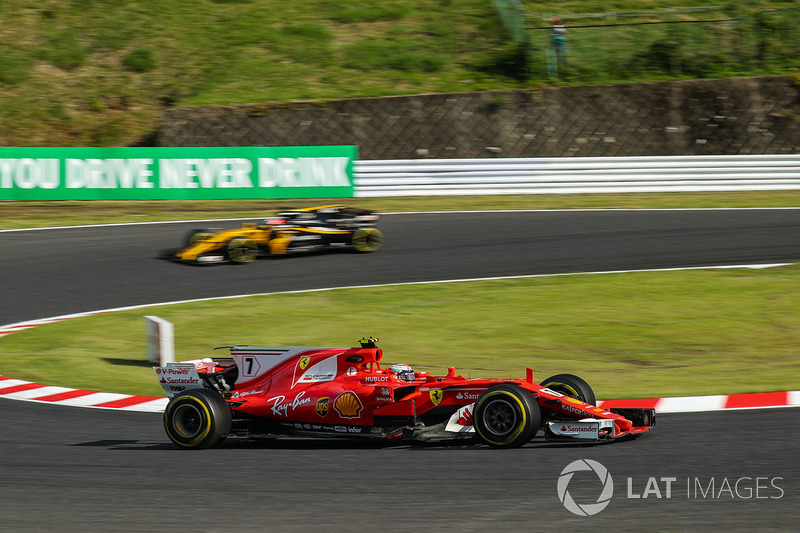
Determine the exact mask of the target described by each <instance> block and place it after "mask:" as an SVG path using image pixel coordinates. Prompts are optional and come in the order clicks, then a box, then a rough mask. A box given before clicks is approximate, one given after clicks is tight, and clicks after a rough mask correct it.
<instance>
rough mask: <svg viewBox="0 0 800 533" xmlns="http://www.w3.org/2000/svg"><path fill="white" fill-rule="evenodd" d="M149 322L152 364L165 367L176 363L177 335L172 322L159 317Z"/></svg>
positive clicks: (148, 336) (148, 339) (148, 348)
mask: <svg viewBox="0 0 800 533" xmlns="http://www.w3.org/2000/svg"><path fill="white" fill-rule="evenodd" d="M144 318H145V319H146V320H147V351H148V355H149V357H150V362H151V363H156V364H157V365H158V366H165V365H166V364H167V363H174V362H175V334H174V328H173V326H172V322H169V321H168V320H164V319H163V318H160V317H157V316H145V317H144Z"/></svg>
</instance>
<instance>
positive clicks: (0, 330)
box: [0, 263, 794, 337]
mask: <svg viewBox="0 0 800 533" xmlns="http://www.w3.org/2000/svg"><path fill="white" fill-rule="evenodd" d="M792 264H794V263H761V264H749V265H717V266H697V267H675V268H647V269H639V270H603V271H597V272H562V273H557V274H525V275H518V276H492V277H484V278H461V279H444V280H426V281H402V282H397V283H377V284H371V285H345V286H341V287H320V288H317V289H299V290H294V291H275V292H258V293H248V294H233V295H230V296H211V297H207V298H192V299H190V300H174V301H170V302H158V303H149V304H140V305H129V306H125V307H113V308H109V309H101V310H97V311H86V312H83V313H72V314H69V315H59V316H53V317H48V318H41V319H38V320H26V321H24V322H15V323H13V324H6V325H4V326H0V337H2V336H3V335H8V334H10V333H12V332H11V331H8V330H9V329H26V326H28V327H32V326H33V325H41V324H47V323H50V322H56V321H59V320H66V319H70V318H80V317H86V316H91V315H98V314H101V313H114V312H118V311H133V310H136V309H145V308H149V307H161V306H165V305H179V304H189V303H195V302H210V301H214V300H229V299H236V298H250V297H252V296H275V295H279V294H303V293H310V292H328V291H338V290H347V289H374V288H379V287H402V286H405V285H426V284H432V283H437V284H438V283H466V282H472V281H497V280H509V279H533V278H552V277H564V276H588V275H600V274H633V273H639V272H675V271H681V270H709V269H714V270H718V269H734V268H749V269H763V268H775V267H781V266H788V265H792Z"/></svg>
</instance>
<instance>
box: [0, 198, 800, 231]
mask: <svg viewBox="0 0 800 533" xmlns="http://www.w3.org/2000/svg"><path fill="white" fill-rule="evenodd" d="M337 202H341V203H346V204H352V205H357V206H359V207H364V208H369V209H374V210H376V211H379V212H384V213H386V212H401V211H434V210H445V211H456V210H484V209H641V208H712V207H716V208H720V207H798V206H800V191H763V192H731V193H671V194H668V193H662V194H574V195H571V194H568V195H508V196H449V197H408V198H402V197H401V198H357V199H354V198H341V199H331V198H323V199H316V200H314V199H302V200H263V201H254V200H216V201H199V200H184V201H142V202H113V201H97V202H0V229H11V228H35V227H47V226H64V225H79V224H109V223H121V222H148V221H158V220H196V219H213V218H244V217H255V218H258V217H263V216H264V215H265V214H270V213H272V212H274V211H275V210H277V209H279V208H280V207H285V206H307V205H314V204H320V203H337Z"/></svg>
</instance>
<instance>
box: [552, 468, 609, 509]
mask: <svg viewBox="0 0 800 533" xmlns="http://www.w3.org/2000/svg"><path fill="white" fill-rule="evenodd" d="M588 471H592V472H594V473H595V474H597V477H598V478H599V479H600V483H602V486H603V488H602V491H601V492H600V496H598V497H597V501H596V502H595V503H586V504H579V503H576V502H575V500H573V499H572V496H571V495H570V493H569V490H568V488H569V482H570V481H572V476H574V475H575V472H588ZM557 489H558V499H559V500H561V503H563V504H564V507H566V508H567V511H569V512H571V513H574V514H576V515H578V516H592V515H596V514H597V513H599V512H600V511H602V510H603V509H605V508H606V506H608V504H609V502H611V497H612V496H613V495H614V480H613V479H611V474H609V473H608V470H607V469H606V467H604V466H603V465H601V464H600V463H598V462H597V461H592V460H591V459H578V460H577V461H573V462H571V463H570V464H568V465H567V466H566V467H565V468H564V470H562V471H561V475H560V476H559V477H558V486H557Z"/></svg>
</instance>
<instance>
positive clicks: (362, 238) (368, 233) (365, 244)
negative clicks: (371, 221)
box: [353, 228, 383, 253]
mask: <svg viewBox="0 0 800 533" xmlns="http://www.w3.org/2000/svg"><path fill="white" fill-rule="evenodd" d="M381 246H383V233H381V230H379V229H378V228H359V229H357V230H356V232H355V233H353V248H354V249H355V251H356V252H363V253H368V252H377V251H378V250H380V249H381Z"/></svg>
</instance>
